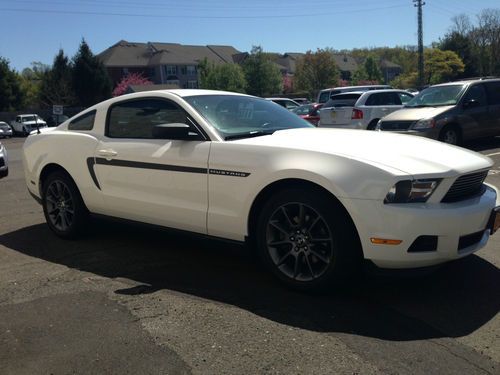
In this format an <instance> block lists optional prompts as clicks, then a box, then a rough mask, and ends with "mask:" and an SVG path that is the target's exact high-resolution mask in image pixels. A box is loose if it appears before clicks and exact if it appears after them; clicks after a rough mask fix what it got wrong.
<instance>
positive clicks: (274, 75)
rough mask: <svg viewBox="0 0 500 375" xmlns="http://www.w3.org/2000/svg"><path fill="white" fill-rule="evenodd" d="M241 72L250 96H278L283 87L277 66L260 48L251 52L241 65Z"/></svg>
mask: <svg viewBox="0 0 500 375" xmlns="http://www.w3.org/2000/svg"><path fill="white" fill-rule="evenodd" d="M243 72H244V74H245V79H246V82H247V90H246V91H247V92H248V93H249V94H250V95H257V96H269V95H273V94H279V93H281V91H282V87H283V78H282V76H281V72H280V70H279V68H278V66H277V65H276V64H275V63H274V62H273V61H272V60H271V57H270V56H269V55H267V54H265V53H264V52H263V50H262V47H260V46H254V47H252V51H251V52H250V54H249V56H248V57H247V59H246V60H245V61H244V63H243Z"/></svg>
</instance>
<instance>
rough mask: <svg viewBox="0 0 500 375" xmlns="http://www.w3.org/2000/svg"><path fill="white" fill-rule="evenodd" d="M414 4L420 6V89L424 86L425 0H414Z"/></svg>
mask: <svg viewBox="0 0 500 375" xmlns="http://www.w3.org/2000/svg"><path fill="white" fill-rule="evenodd" d="M413 2H414V4H413V6H414V7H416V8H418V85H419V87H418V89H419V90H421V89H422V87H423V86H424V36H423V31H422V7H423V6H424V5H425V2H424V1H423V0H413Z"/></svg>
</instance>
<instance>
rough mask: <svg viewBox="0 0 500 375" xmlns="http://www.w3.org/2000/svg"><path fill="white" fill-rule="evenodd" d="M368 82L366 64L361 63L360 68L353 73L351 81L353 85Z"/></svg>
mask: <svg viewBox="0 0 500 375" xmlns="http://www.w3.org/2000/svg"><path fill="white" fill-rule="evenodd" d="M366 82H368V73H367V72H366V69H365V66H364V65H359V66H358V69H356V71H355V72H354V73H353V75H352V78H351V83H352V84H353V85H358V84H359V85H362V84H364V83H366Z"/></svg>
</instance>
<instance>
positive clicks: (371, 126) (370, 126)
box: [366, 119, 379, 130]
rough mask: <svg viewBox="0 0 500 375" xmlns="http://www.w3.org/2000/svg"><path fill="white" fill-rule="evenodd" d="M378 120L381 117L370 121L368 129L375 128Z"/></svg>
mask: <svg viewBox="0 0 500 375" xmlns="http://www.w3.org/2000/svg"><path fill="white" fill-rule="evenodd" d="M378 120H379V119H375V120H372V121H370V123H369V124H368V126H367V127H366V130H375V128H376V127H377V123H378Z"/></svg>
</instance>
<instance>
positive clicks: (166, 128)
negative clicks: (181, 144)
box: [153, 122, 200, 141]
mask: <svg viewBox="0 0 500 375" xmlns="http://www.w3.org/2000/svg"><path fill="white" fill-rule="evenodd" d="M199 136H200V135H199V133H198V132H194V131H192V129H191V127H190V126H189V125H187V124H182V123H178V122H173V123H171V124H158V125H155V126H154V127H153V138H155V139H172V140H185V141H187V140H196V139H199Z"/></svg>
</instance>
